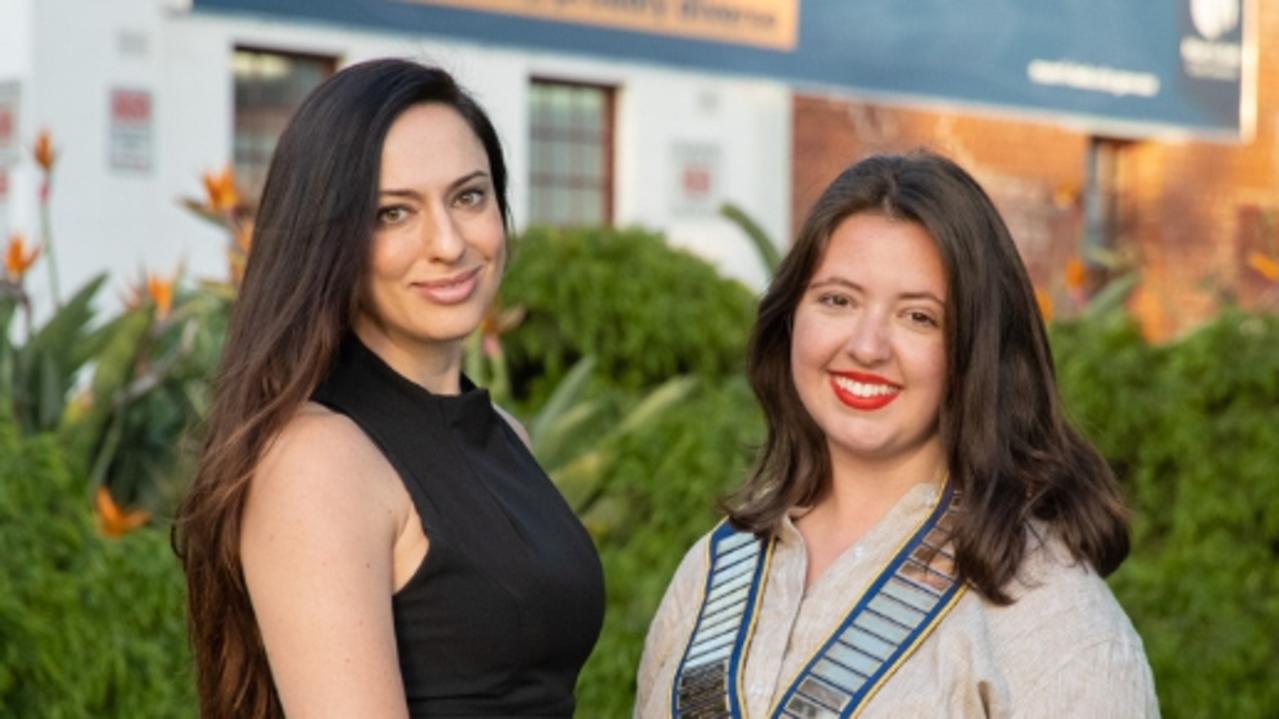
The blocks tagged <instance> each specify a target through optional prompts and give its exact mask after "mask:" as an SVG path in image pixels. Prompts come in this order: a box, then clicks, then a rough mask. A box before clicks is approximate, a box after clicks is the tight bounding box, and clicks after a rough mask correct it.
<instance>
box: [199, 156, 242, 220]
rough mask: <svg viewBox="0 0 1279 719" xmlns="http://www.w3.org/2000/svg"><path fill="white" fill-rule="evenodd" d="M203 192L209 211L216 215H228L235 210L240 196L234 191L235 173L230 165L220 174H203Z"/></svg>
mask: <svg viewBox="0 0 1279 719" xmlns="http://www.w3.org/2000/svg"><path fill="white" fill-rule="evenodd" d="M204 192H205V196H206V198H207V202H208V207H209V209H210V210H212V211H214V212H217V213H228V212H231V211H232V210H234V209H235V206H236V203H238V202H239V201H240V195H239V193H237V192H236V190H235V171H234V170H233V169H231V166H230V165H227V166H226V167H224V168H222V172H220V173H218V174H216V175H215V174H213V173H212V172H206V173H204Z"/></svg>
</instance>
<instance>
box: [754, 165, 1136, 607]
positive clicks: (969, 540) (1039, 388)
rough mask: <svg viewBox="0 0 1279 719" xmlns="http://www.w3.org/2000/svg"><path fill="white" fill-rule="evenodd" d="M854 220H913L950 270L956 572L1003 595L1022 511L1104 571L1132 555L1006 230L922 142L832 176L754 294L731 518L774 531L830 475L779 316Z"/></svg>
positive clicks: (1021, 551)
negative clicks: (746, 456)
mask: <svg viewBox="0 0 1279 719" xmlns="http://www.w3.org/2000/svg"><path fill="white" fill-rule="evenodd" d="M858 213H876V214H881V215H884V216H887V217H890V218H894V219H900V220H907V221H911V222H916V223H919V224H920V225H921V226H923V228H924V229H925V230H927V231H928V234H929V235H930V236H931V237H932V239H933V242H935V243H936V245H937V249H938V251H939V252H940V254H941V258H942V263H943V264H944V265H945V268H946V281H947V286H948V288H949V293H948V298H947V307H946V318H947V320H946V323H945V327H946V329H945V332H946V355H947V356H946V360H947V362H946V366H947V377H946V392H945V397H944V399H943V401H942V406H941V409H940V418H939V425H940V426H939V432H940V435H941V439H942V442H943V446H944V447H945V452H946V458H947V463H948V468H949V470H950V481H951V482H953V483H954V485H955V487H956V489H958V490H959V492H960V493H961V495H960V496H961V497H962V500H961V501H962V507H963V510H964V511H962V512H960V513H959V523H958V527H957V529H956V539H955V542H956V551H957V560H958V561H957V565H958V569H959V572H960V575H961V576H962V577H963V578H964V579H965V580H966V581H968V582H969V583H971V584H972V585H973V586H975V587H976V588H977V589H978V590H979V591H980V592H981V594H982V595H983V596H985V597H986V598H987V599H989V600H991V601H993V602H996V603H1000V604H1004V603H1007V602H1008V601H1010V599H1009V596H1008V594H1007V593H1006V592H1005V591H1004V588H1005V587H1006V585H1007V584H1008V582H1009V580H1010V579H1012V578H1013V576H1014V575H1015V574H1016V572H1017V568H1018V567H1019V566H1020V565H1021V562H1022V559H1023V557H1024V556H1025V553H1026V531H1027V523H1028V521H1029V520H1031V519H1037V520H1042V521H1043V522H1045V523H1046V524H1047V525H1048V527H1049V529H1050V531H1052V532H1054V533H1055V534H1056V536H1058V537H1059V538H1060V539H1061V540H1062V541H1063V542H1064V543H1065V545H1066V546H1067V547H1068V548H1069V550H1070V552H1071V553H1072V554H1073V555H1074V557H1075V558H1076V559H1081V560H1085V561H1087V562H1088V563H1089V564H1091V565H1092V566H1093V568H1094V569H1095V570H1096V571H1097V572H1098V573H1100V574H1102V575H1103V576H1104V575H1107V574H1109V573H1110V572H1112V571H1114V569H1115V568H1117V567H1118V566H1119V564H1120V563H1121V562H1123V560H1124V558H1125V557H1126V556H1127V555H1128V526H1127V519H1126V512H1125V510H1124V505H1123V502H1122V500H1121V498H1120V494H1119V489H1118V486H1117V484H1116V482H1115V479H1114V476H1113V475H1112V473H1111V471H1110V468H1109V467H1108V466H1107V465H1106V463H1105V461H1104V460H1103V459H1102V458H1101V456H1100V455H1099V454H1098V453H1097V451H1096V450H1095V449H1093V447H1092V446H1091V445H1090V444H1088V442H1087V441H1086V440H1084V439H1083V437H1081V436H1080V435H1079V433H1078V432H1076V431H1075V430H1074V429H1073V428H1072V427H1071V426H1070V424H1069V423H1068V422H1067V421H1066V419H1065V418H1064V416H1063V415H1062V410H1061V403H1060V399H1059V397H1058V393H1057V384H1056V379H1055V372H1054V370H1053V362H1052V354H1051V352H1050V350H1049V347H1048V339H1047V334H1046V332H1045V330H1044V325H1043V320H1042V319H1041V318H1040V315H1039V310H1038V305H1037V303H1036V302H1035V295H1034V290H1033V288H1032V287H1031V284H1030V278H1029V276H1028V275H1027V273H1026V268H1025V266H1024V265H1023V264H1022V261H1021V257H1020V256H1019V255H1018V253H1017V247H1016V246H1015V245H1014V244H1013V240H1012V236H1011V235H1010V234H1009V232H1008V228H1007V227H1006V226H1005V225H1004V222H1003V220H1002V219H1001V218H1000V216H999V212H998V211H997V210H996V209H995V206H994V204H993V203H992V202H991V201H990V198H989V197H987V195H986V193H985V192H984V191H983V190H982V189H981V186H980V185H978V184H977V182H976V180H974V179H973V178H972V177H971V176H970V175H969V174H968V173H967V172H965V171H964V170H963V169H962V168H961V167H959V166H958V165H956V164H955V163H954V162H951V161H950V160H948V159H946V158H944V157H942V156H940V155H936V154H933V153H929V152H922V151H921V152H915V153H911V154H908V155H884V156H875V157H870V158H868V159H865V160H862V161H861V162H858V163H856V164H855V165H853V166H852V167H849V168H848V169H847V170H845V171H844V172H843V173H842V174H841V175H840V176H839V177H837V178H836V179H835V181H834V182H832V183H831V184H830V186H829V187H828V188H827V189H826V191H825V192H824V193H823V194H822V196H821V198H820V199H818V200H817V203H816V205H815V206H814V207H813V209H812V211H811V212H809V214H808V216H807V218H806V219H805V221H804V224H803V226H802V227H801V229H800V232H799V236H798V237H797V239H796V241H795V245H794V247H792V249H791V251H790V253H789V254H788V255H787V256H786V259H785V260H784V261H783V263H782V266H781V267H780V268H779V270H778V273H777V276H776V277H775V278H774V280H773V282H772V284H771V285H770V287H769V288H768V291H767V292H766V293H765V295H764V297H763V299H762V300H761V301H760V304H759V315H758V317H757V319H756V322H755V328H754V332H753V334H752V337H751V342H750V350H749V356H748V363H747V374H748V376H749V378H750V382H751V386H752V387H753V389H754V390H755V394H756V396H757V397H758V398H759V401H760V404H761V405H762V406H763V409H764V415H765V418H766V421H767V426H768V435H767V439H766V440H765V443H764V446H763V449H762V451H761V454H760V457H759V460H758V462H757V464H756V466H755V469H754V471H753V472H752V474H751V476H750V477H749V478H748V479H747V481H746V483H745V484H744V485H743V487H742V488H741V489H740V490H739V491H738V492H737V493H736V494H735V495H734V496H733V497H731V498H730V499H729V503H730V507H731V509H730V517H731V518H732V520H733V522H734V523H735V524H736V525H738V526H739V527H743V528H747V529H750V530H753V531H756V532H761V533H763V532H769V531H772V530H773V529H774V528H775V527H776V524H777V522H778V521H779V520H780V519H781V517H782V515H783V514H784V513H785V512H786V511H787V510H788V509H790V508H791V507H794V506H797V505H805V504H810V503H812V502H813V501H815V500H816V499H817V498H818V496H819V494H820V493H821V492H822V490H823V489H824V487H825V486H826V483H828V482H829V481H830V474H831V468H830V455H829V451H828V449H827V445H826V438H825V436H824V435H823V433H822V431H821V429H820V428H819V427H818V426H817V424H816V423H815V422H814V421H813V419H812V418H811V417H810V416H809V415H808V412H807V411H806V410H805V409H804V405H803V404H802V403H801V401H800V399H799V395H798V393H797V392H796V389H795V383H794V379H793V376H792V373H791V366H790V357H791V342H792V333H791V323H792V319H793V317H794V315H795V308H796V306H797V305H798V303H799V301H800V299H801V298H802V297H803V295H804V292H805V291H806V290H807V287H808V283H809V282H810V281H811V279H812V276H813V273H814V272H815V271H816V269H817V265H818V263H819V261H820V260H821V257H822V254H823V252H824V251H825V249H826V246H827V243H828V241H829V239H830V236H831V234H832V233H833V232H834V231H835V228H836V227H838V226H839V224H840V223H841V222H843V221H844V220H845V219H847V218H848V217H850V216H852V215H855V214H858Z"/></svg>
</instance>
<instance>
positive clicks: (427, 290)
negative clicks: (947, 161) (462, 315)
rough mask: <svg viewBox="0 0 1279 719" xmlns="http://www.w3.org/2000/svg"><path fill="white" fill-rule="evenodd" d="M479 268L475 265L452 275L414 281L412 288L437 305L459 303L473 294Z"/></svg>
mask: <svg viewBox="0 0 1279 719" xmlns="http://www.w3.org/2000/svg"><path fill="white" fill-rule="evenodd" d="M480 269H481V268H479V267H476V268H475V269H472V270H467V271H466V272H463V273H461V274H459V275H456V276H454V277H449V278H446V279H443V280H432V281H429V282H414V283H412V284H411V286H412V287H413V290H414V291H415V292H417V293H418V294H419V295H421V296H422V297H424V298H426V299H427V300H429V301H431V302H434V303H435V304H438V305H456V304H461V303H463V302H465V301H467V300H469V299H471V295H473V294H475V288H476V287H478V286H479V283H480Z"/></svg>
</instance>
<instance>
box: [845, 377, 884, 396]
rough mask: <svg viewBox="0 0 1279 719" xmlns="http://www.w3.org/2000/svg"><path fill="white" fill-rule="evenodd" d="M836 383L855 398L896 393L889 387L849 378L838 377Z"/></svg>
mask: <svg viewBox="0 0 1279 719" xmlns="http://www.w3.org/2000/svg"><path fill="white" fill-rule="evenodd" d="M835 382H836V383H838V384H839V386H840V387H842V388H844V389H845V390H847V391H848V392H849V393H851V394H852V395H853V396H855V397H882V396H884V395H889V394H892V393H893V392H894V389H893V388H892V387H890V386H888V385H884V384H864V383H862V382H857V381H856V380H851V379H848V378H847V377H836V378H835Z"/></svg>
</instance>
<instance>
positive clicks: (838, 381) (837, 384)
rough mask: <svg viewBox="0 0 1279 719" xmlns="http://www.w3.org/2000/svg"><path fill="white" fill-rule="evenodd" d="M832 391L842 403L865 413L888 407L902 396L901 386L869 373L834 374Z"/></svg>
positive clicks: (831, 382) (831, 383)
mask: <svg viewBox="0 0 1279 719" xmlns="http://www.w3.org/2000/svg"><path fill="white" fill-rule="evenodd" d="M830 386H831V389H833V390H834V391H835V396H836V397H837V398H839V401H840V402H843V403H844V404H845V405H847V406H849V407H852V408H853V409H856V410H861V411H863V412H873V411H874V410H877V409H881V408H883V407H886V406H888V404H889V403H890V402H892V401H893V400H895V399H897V395H899V394H901V389H902V387H901V385H899V384H897V383H896V382H892V381H890V380H888V379H886V378H884V377H880V376H879V375H877V374H870V373H867V372H832V373H831V378H830Z"/></svg>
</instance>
